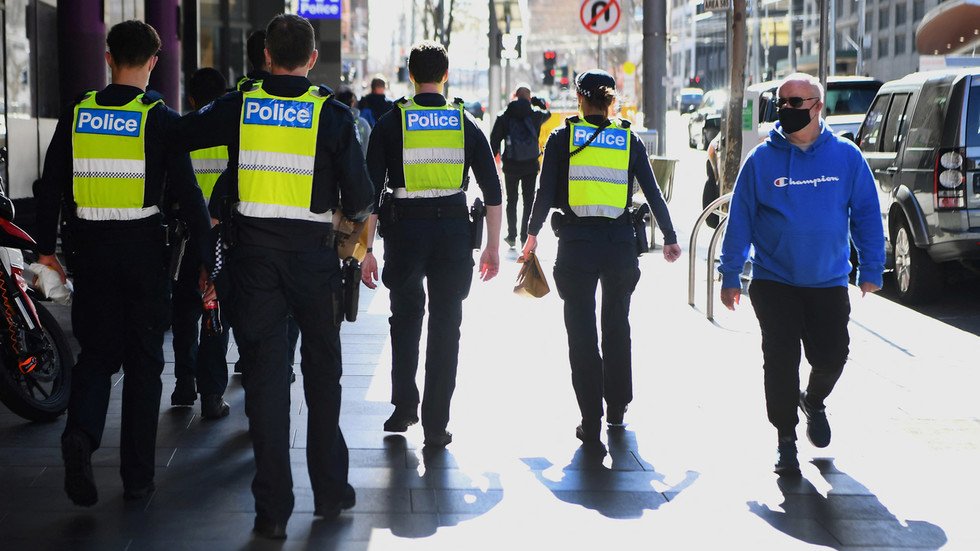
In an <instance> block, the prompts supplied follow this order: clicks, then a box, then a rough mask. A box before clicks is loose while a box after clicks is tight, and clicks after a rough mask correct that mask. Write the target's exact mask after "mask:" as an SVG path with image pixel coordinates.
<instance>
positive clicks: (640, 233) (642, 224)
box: [630, 203, 652, 256]
mask: <svg viewBox="0 0 980 551" xmlns="http://www.w3.org/2000/svg"><path fill="white" fill-rule="evenodd" d="M651 216H652V214H651V212H650V205H648V204H647V203H643V204H642V205H640V207H639V208H637V209H633V210H631V211H630V220H631V221H632V223H633V233H635V234H636V256H640V255H642V254H644V253H648V252H650V239H649V238H648V237H647V228H648V227H649V226H650V217H651Z"/></svg>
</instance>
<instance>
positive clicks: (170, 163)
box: [35, 21, 210, 506]
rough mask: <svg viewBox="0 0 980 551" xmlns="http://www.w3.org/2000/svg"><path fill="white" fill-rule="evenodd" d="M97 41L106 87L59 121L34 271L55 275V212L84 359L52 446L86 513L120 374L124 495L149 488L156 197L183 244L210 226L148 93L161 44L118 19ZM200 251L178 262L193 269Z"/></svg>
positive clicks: (159, 299) (148, 31)
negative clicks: (178, 217)
mask: <svg viewBox="0 0 980 551" xmlns="http://www.w3.org/2000/svg"><path fill="white" fill-rule="evenodd" d="M106 43H107V44H108V47H109V51H108V52H107V53H106V61H107V62H108V63H109V68H110V69H111V72H112V84H110V85H109V86H107V87H106V88H105V89H103V90H102V91H99V92H94V91H93V92H86V93H85V94H83V95H82V96H81V97H80V98H79V99H78V100H77V101H76V102H75V103H74V105H72V107H71V108H70V109H69V110H67V111H66V112H65V113H64V114H63V115H62V116H61V118H60V119H59V120H58V126H57V128H56V129H55V133H54V136H53V137H52V140H51V144H50V146H49V147H48V153H47V157H46V158H45V162H44V175H43V177H42V178H41V180H40V181H39V183H38V185H37V186H36V190H35V197H36V199H37V209H38V211H37V228H38V250H39V252H40V253H41V256H40V262H41V263H42V264H45V265H48V266H51V267H52V268H54V269H55V270H57V271H58V272H60V273H61V274H62V278H64V271H63V269H62V267H61V264H60V262H59V261H58V258H57V257H56V256H55V243H56V240H57V236H58V218H59V215H60V216H63V217H65V219H66V220H68V226H69V229H70V234H71V240H70V241H71V248H72V249H73V252H72V254H71V258H70V260H71V264H70V266H71V267H72V269H73V275H74V281H75V297H74V302H73V304H72V326H73V328H74V332H75V337H76V338H78V342H79V344H80V345H81V353H80V354H79V356H78V362H77V363H76V364H75V368H74V369H73V370H72V389H71V400H70V402H69V404H68V420H67V423H66V424H65V431H64V434H63V435H62V438H61V446H62V456H63V458H64V461H65V492H66V493H67V494H68V497H70V498H71V500H72V501H73V502H75V504H77V505H83V506H91V505H94V504H95V503H96V502H97V501H98V491H97V489H96V487H95V479H94V478H93V476H92V462H91V455H92V451H93V450H95V449H97V448H98V447H99V445H100V443H101V441H102V432H103V430H104V428H105V418H106V411H107V409H108V407H109V394H110V391H111V389H112V381H111V377H112V375H113V374H114V373H116V372H117V371H119V367H120V366H122V368H123V372H124V373H125V377H124V378H123V383H122V384H123V391H122V434H121V437H120V443H119V447H120V455H121V468H120V474H121V475H122V480H123V491H124V492H123V497H125V498H126V499H139V498H143V497H145V496H147V495H148V494H150V493H151V492H152V491H153V490H154V482H153V476H154V456H155V452H156V434H157V419H158V416H159V413H160V394H161V390H162V385H161V382H160V373H161V372H162V371H163V337H164V333H165V332H166V330H167V327H168V326H169V325H170V282H169V281H168V270H167V264H168V262H167V255H166V242H165V229H164V226H163V216H162V214H161V212H160V209H161V205H160V201H161V198H162V197H163V191H164V188H165V187H167V188H168V189H169V193H170V194H171V195H172V196H173V197H174V198H175V199H176V200H177V201H179V202H180V204H181V209H182V211H183V216H184V218H185V219H186V220H187V222H188V224H189V225H190V230H191V233H192V235H196V236H197V237H198V238H201V237H203V236H204V235H205V234H206V233H207V232H208V230H209V228H210V224H209V222H208V216H207V211H206V209H205V207H204V198H203V197H202V195H201V190H200V189H198V187H197V185H195V183H194V174H193V172H192V170H191V163H190V159H189V158H188V156H187V153H182V152H179V151H177V150H175V149H173V148H171V147H170V142H169V141H168V140H167V136H168V134H169V131H170V129H171V127H172V126H173V125H174V123H175V122H176V120H177V119H178V117H179V115H178V114H177V113H175V112H174V111H172V110H171V109H169V108H167V107H166V106H165V105H164V104H163V98H162V97H161V96H160V95H159V94H157V93H155V92H151V91H145V88H146V85H147V83H148V82H149V78H150V72H151V71H152V70H153V67H154V65H156V61H157V52H158V51H159V50H160V37H159V36H158V35H157V32H156V31H155V30H154V29H153V27H151V26H149V25H147V24H146V23H143V22H142V21H125V22H123V23H119V24H118V25H115V26H113V27H112V29H111V30H110V31H109V35H108V37H107V39H106ZM165 184H166V185H165ZM62 205H65V209H64V210H62ZM67 241H68V240H65V242H67ZM199 242H203V240H201V239H199ZM201 254H202V253H200V252H195V253H194V254H191V255H189V257H190V258H188V260H187V261H188V262H191V263H195V264H197V265H200V263H199V260H200V258H201Z"/></svg>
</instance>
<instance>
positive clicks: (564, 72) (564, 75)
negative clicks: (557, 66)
mask: <svg viewBox="0 0 980 551" xmlns="http://www.w3.org/2000/svg"><path fill="white" fill-rule="evenodd" d="M569 84H570V81H569V80H568V65H562V66H561V78H560V79H558V85H559V86H561V89H562V90H568V85H569Z"/></svg>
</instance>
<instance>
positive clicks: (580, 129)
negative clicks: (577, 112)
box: [572, 125, 629, 150]
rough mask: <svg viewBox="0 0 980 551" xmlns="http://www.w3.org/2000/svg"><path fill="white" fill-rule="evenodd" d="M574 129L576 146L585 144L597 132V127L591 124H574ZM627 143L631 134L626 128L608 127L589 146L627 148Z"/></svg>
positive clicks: (574, 144) (573, 135)
mask: <svg viewBox="0 0 980 551" xmlns="http://www.w3.org/2000/svg"><path fill="white" fill-rule="evenodd" d="M572 129H573V134H572V145H573V146H575V147H580V146H583V145H585V143H586V142H587V141H589V138H590V137H591V136H592V134H593V133H594V132H595V127H590V126H578V125H575V126H572ZM627 144H629V135H628V133H627V131H626V130H623V129H622V128H606V129H604V130H603V131H602V132H600V133H599V135H598V136H596V138H595V140H592V143H590V144H589V146H590V147H591V146H595V147H605V148H607V149H621V150H625V149H626V146H627Z"/></svg>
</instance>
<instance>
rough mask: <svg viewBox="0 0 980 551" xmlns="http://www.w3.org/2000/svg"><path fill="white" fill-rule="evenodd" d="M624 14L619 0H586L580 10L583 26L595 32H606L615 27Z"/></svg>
mask: <svg viewBox="0 0 980 551" xmlns="http://www.w3.org/2000/svg"><path fill="white" fill-rule="evenodd" d="M622 15H623V10H622V8H621V7H620V5H619V0H585V1H584V2H582V8H581V9H580V10H579V19H580V20H581V21H582V26H584V27H585V30H587V31H589V32H590V33H595V34H606V33H607V32H609V31H611V30H613V29H615V28H616V25H618V24H619V18H620V17H622Z"/></svg>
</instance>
